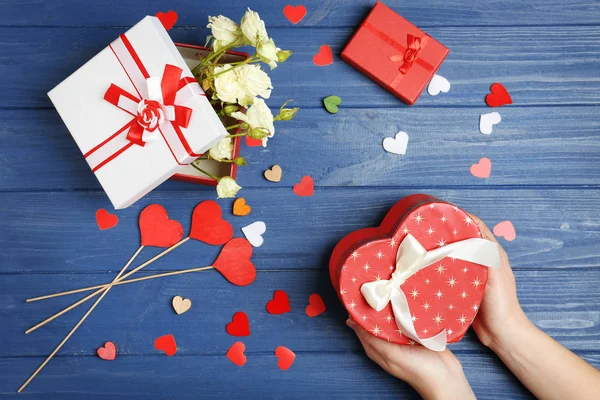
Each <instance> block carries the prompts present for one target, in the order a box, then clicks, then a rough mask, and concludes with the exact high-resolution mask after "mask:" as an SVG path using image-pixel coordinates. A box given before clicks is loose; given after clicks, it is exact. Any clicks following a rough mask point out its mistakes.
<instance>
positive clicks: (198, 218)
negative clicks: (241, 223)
mask: <svg viewBox="0 0 600 400" xmlns="http://www.w3.org/2000/svg"><path fill="white" fill-rule="evenodd" d="M222 215H223V211H221V207H220V206H219V205H218V204H217V203H216V202H214V201H212V200H207V201H203V202H202V203H200V204H198V205H197V206H196V208H194V212H193V214H192V228H191V229H190V238H192V239H196V240H199V241H201V242H204V243H208V244H212V245H214V246H217V245H221V244H223V243H227V241H228V240H229V239H231V238H232V237H233V227H232V226H231V224H230V223H229V222H227V221H225V220H224V219H223V217H222Z"/></svg>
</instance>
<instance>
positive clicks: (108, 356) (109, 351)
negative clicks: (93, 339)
mask: <svg viewBox="0 0 600 400" xmlns="http://www.w3.org/2000/svg"><path fill="white" fill-rule="evenodd" d="M96 352H97V353H98V357H100V358H101V359H103V360H107V361H112V360H114V359H115V358H117V346H115V344H114V343H113V342H106V343H104V347H100V348H99V349H98V350H97V351H96Z"/></svg>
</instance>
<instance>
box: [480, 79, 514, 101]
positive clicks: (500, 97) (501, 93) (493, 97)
mask: <svg viewBox="0 0 600 400" xmlns="http://www.w3.org/2000/svg"><path fill="white" fill-rule="evenodd" d="M490 92H491V93H490V94H488V95H487V96H485V103H486V104H487V105H488V106H490V107H500V106H504V105H506V104H512V99H511V98H510V94H508V90H506V88H505V87H504V86H502V84H501V83H498V82H496V83H492V86H490Z"/></svg>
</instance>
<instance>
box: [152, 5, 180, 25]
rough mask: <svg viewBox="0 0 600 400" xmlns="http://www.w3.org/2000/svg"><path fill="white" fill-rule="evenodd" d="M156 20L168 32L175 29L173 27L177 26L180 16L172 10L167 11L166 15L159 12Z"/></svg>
mask: <svg viewBox="0 0 600 400" xmlns="http://www.w3.org/2000/svg"><path fill="white" fill-rule="evenodd" d="M156 18H158V19H159V20H160V23H161V24H162V25H163V26H164V27H165V29H166V30H169V29H171V28H172V27H173V25H175V23H176V22H177V18H179V16H178V15H177V13H176V12H175V11H173V10H170V11H167V13H166V14H165V13H164V12H162V11H159V12H157V13H156Z"/></svg>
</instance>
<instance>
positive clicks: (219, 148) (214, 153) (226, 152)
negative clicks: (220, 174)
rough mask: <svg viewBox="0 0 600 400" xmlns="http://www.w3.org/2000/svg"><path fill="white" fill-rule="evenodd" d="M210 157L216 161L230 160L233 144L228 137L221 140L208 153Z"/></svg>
mask: <svg viewBox="0 0 600 400" xmlns="http://www.w3.org/2000/svg"><path fill="white" fill-rule="evenodd" d="M208 153H209V154H210V157H211V158H213V159H215V160H217V161H221V160H231V155H232V153H233V143H232V141H231V138H230V137H226V138H223V139H221V140H220V141H219V143H217V144H216V145H214V146H213V147H211V149H210V150H209V151H208Z"/></svg>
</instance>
